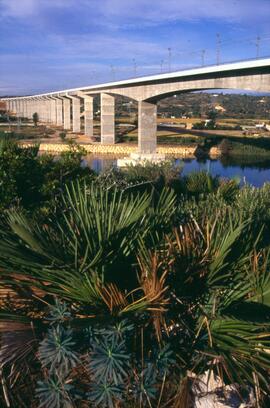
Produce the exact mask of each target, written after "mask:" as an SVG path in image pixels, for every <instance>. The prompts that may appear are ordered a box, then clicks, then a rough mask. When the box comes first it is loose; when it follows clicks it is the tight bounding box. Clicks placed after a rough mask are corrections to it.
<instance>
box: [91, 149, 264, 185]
mask: <svg viewBox="0 0 270 408" xmlns="http://www.w3.org/2000/svg"><path fill="white" fill-rule="evenodd" d="M175 162H176V163H177V164H180V163H181V164H182V165H183V169H182V174H183V175H187V174H189V173H191V172H195V171H202V170H204V171H208V172H210V173H211V174H213V175H218V176H220V177H225V178H233V177H238V178H239V179H240V180H241V184H244V183H248V184H251V185H253V186H255V187H261V186H262V185H263V184H264V183H266V182H270V159H265V158H263V157H260V158H258V157H257V158H243V157H235V158H221V159H217V160H212V159H204V160H201V159H175ZM83 165H84V166H89V167H91V168H92V169H94V170H95V171H97V172H101V171H103V170H105V169H106V168H109V167H111V166H116V165H117V158H116V157H106V156H102V157H98V156H94V157H93V156H92V155H90V156H87V157H86V158H85V159H84V161H83Z"/></svg>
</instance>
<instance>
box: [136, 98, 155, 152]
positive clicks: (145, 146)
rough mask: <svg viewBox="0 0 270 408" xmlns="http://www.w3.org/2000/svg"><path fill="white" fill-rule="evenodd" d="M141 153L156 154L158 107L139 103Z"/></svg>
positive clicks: (148, 103) (152, 104)
mask: <svg viewBox="0 0 270 408" xmlns="http://www.w3.org/2000/svg"><path fill="white" fill-rule="evenodd" d="M138 108H139V109H138V143H139V153H145V154H154V153H156V148H157V106H156V104H154V103H150V102H145V101H139V103H138Z"/></svg>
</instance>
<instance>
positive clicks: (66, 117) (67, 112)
mask: <svg viewBox="0 0 270 408" xmlns="http://www.w3.org/2000/svg"><path fill="white" fill-rule="evenodd" d="M63 106H64V129H65V130H70V128H71V120H70V116H71V103H70V99H68V98H63Z"/></svg>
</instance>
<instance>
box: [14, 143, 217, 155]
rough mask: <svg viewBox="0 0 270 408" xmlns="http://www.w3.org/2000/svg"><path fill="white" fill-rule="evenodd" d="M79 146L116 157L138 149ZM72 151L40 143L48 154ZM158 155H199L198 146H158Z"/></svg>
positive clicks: (214, 149) (61, 145)
mask: <svg viewBox="0 0 270 408" xmlns="http://www.w3.org/2000/svg"><path fill="white" fill-rule="evenodd" d="M22 145H23V146H25V147H27V146H31V145H33V143H32V142H23V143H22ZM78 146H80V147H82V148H84V149H85V151H86V152H87V153H93V154H102V155H103V154H114V155H119V156H122V155H130V154H131V153H135V152H136V151H137V149H138V147H137V145H128V144H115V145H101V144H78ZM69 149H70V145H69V144H67V143H43V142H42V143H40V147H39V150H40V151H41V152H47V153H62V152H66V151H68V150H69ZM157 153H159V154H165V155H168V156H171V155H176V156H177V157H183V158H194V157H195V156H196V154H198V153H199V152H198V146H166V145H165V146H158V147H157ZM209 154H210V156H213V157H219V156H220V154H221V152H220V149H219V148H217V147H212V148H211V149H210V152H209Z"/></svg>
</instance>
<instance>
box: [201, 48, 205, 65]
mask: <svg viewBox="0 0 270 408" xmlns="http://www.w3.org/2000/svg"><path fill="white" fill-rule="evenodd" d="M201 57H202V67H204V64H205V50H202V53H201Z"/></svg>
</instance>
